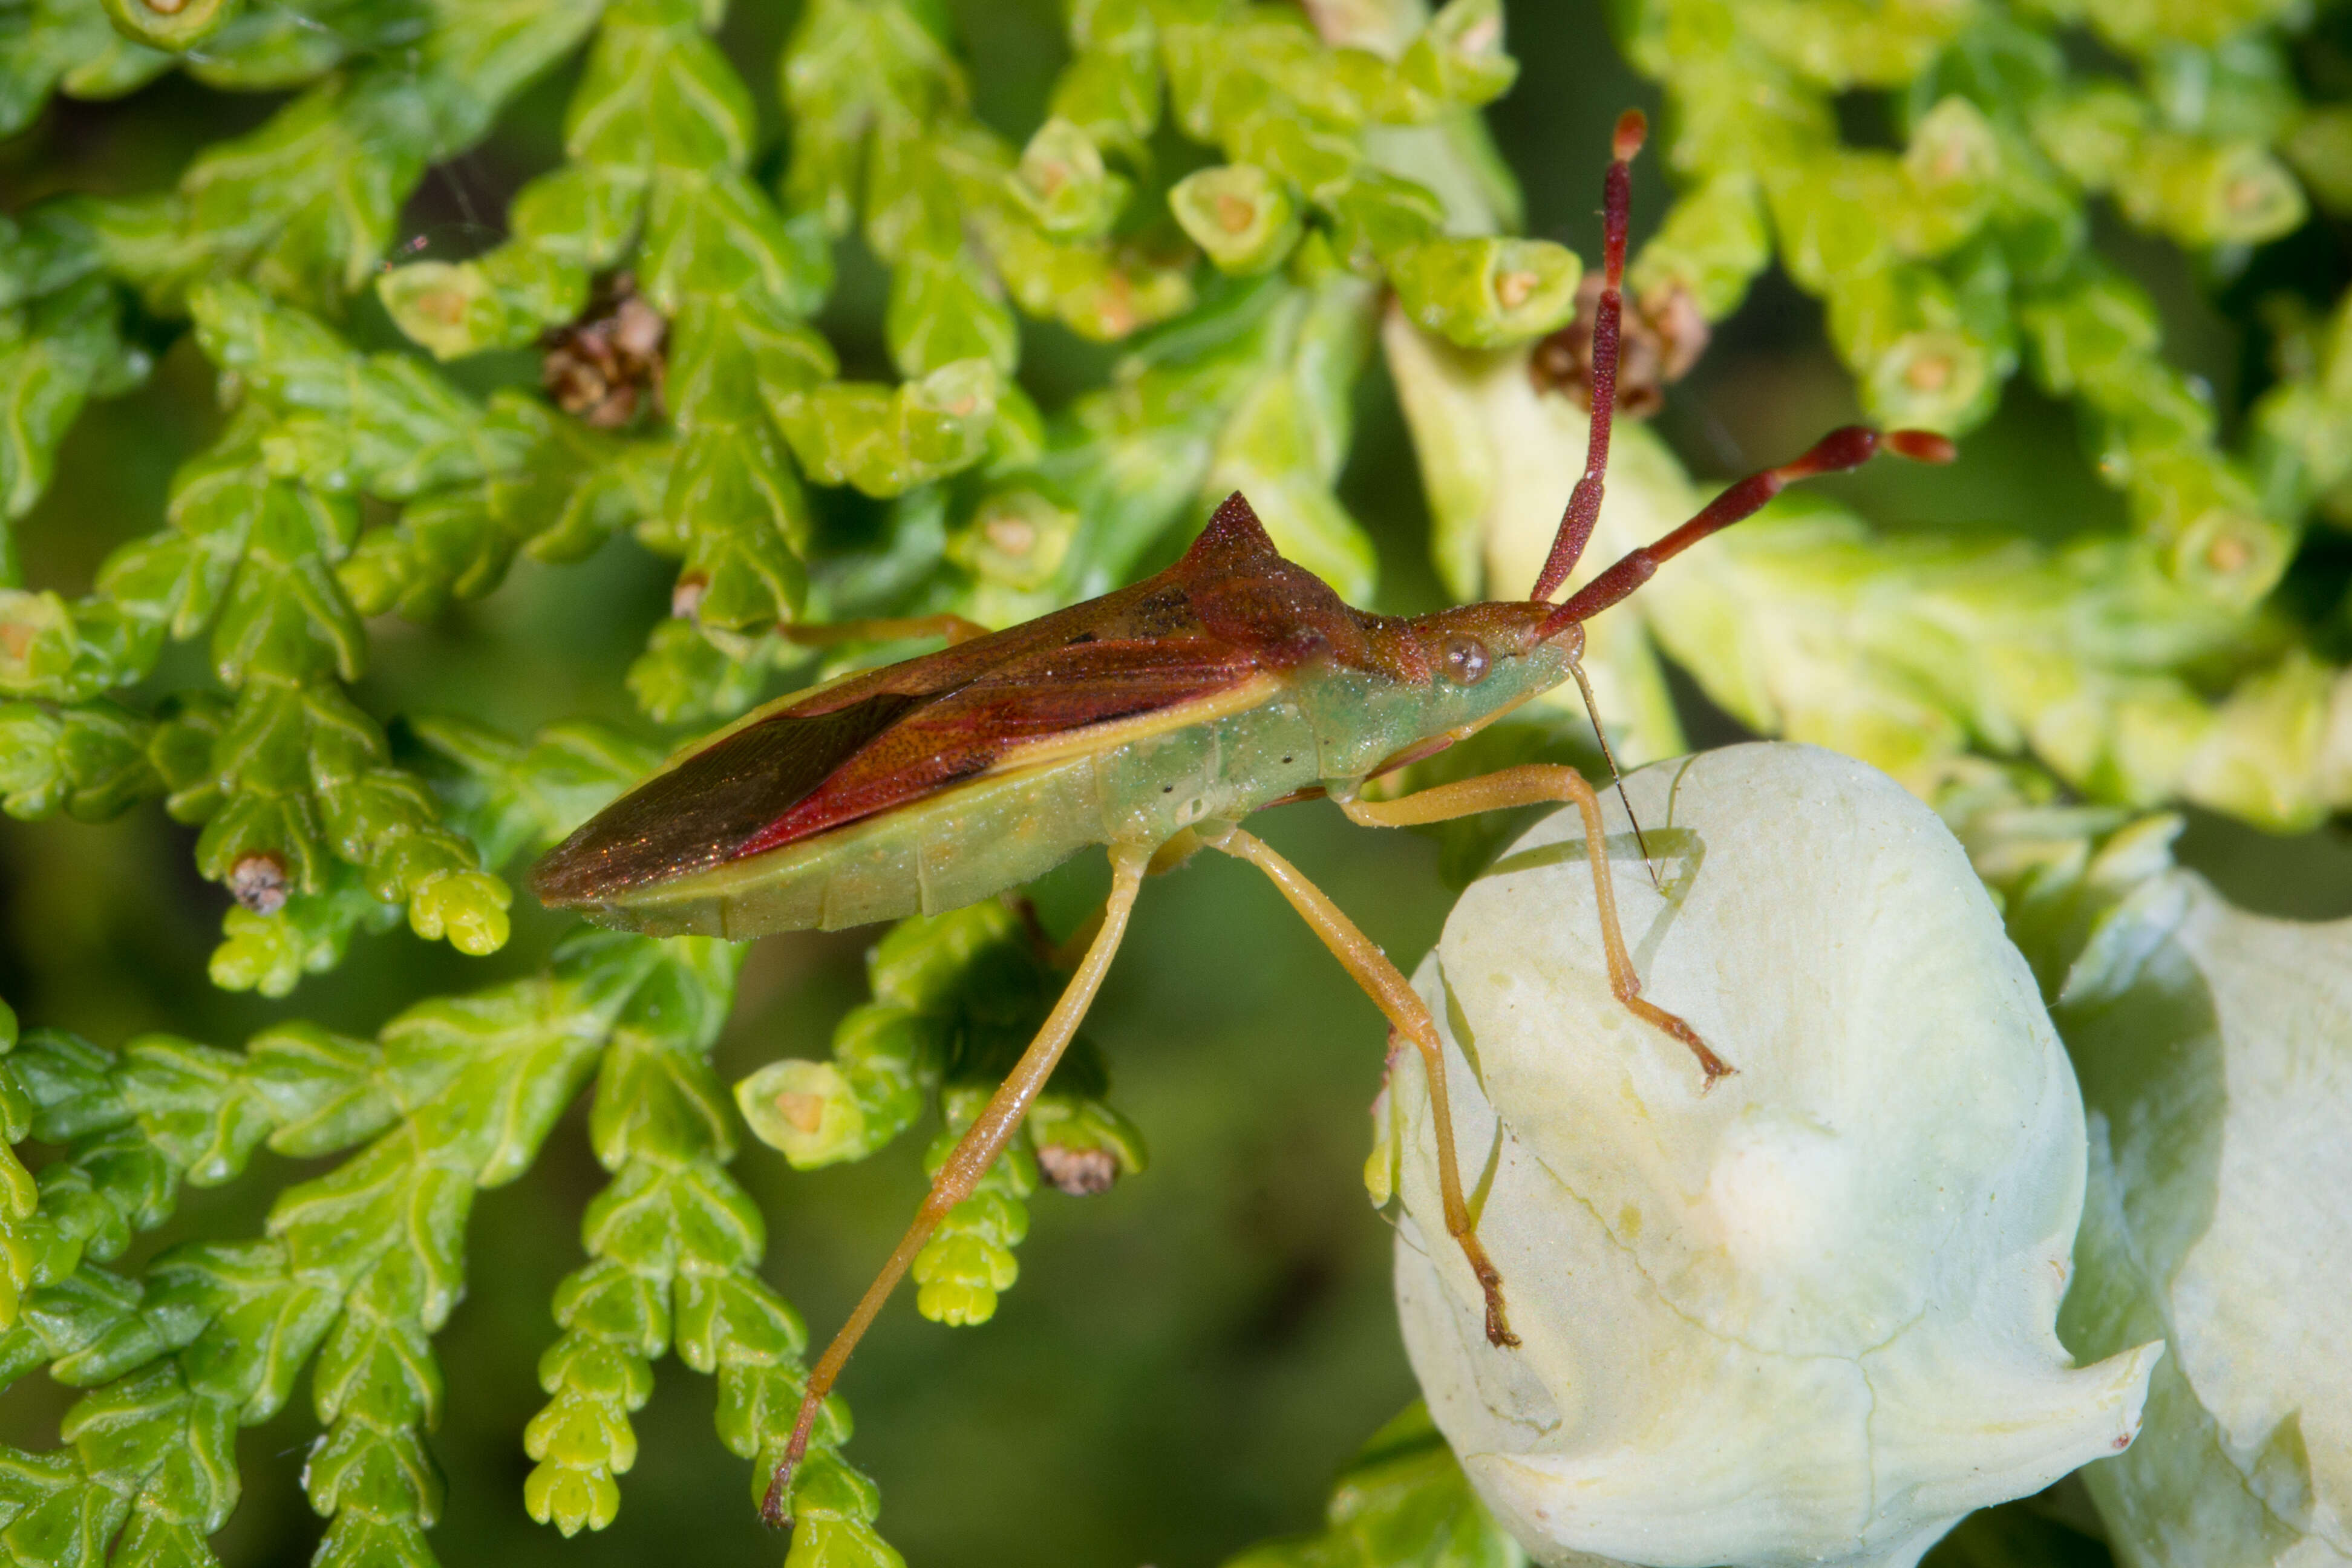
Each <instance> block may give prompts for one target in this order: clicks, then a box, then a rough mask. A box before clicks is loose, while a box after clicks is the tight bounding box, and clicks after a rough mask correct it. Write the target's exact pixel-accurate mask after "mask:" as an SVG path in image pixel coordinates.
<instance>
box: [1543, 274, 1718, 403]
mask: <svg viewBox="0 0 2352 1568" xmlns="http://www.w3.org/2000/svg"><path fill="white" fill-rule="evenodd" d="M1600 309H1601V275H1600V274H1599V273H1597V272H1594V273H1588V274H1586V276H1585V279H1584V281H1583V282H1582V283H1581V284H1580V285H1579V286H1578V288H1577V290H1576V316H1575V319H1574V320H1572V321H1570V322H1569V323H1568V325H1566V326H1564V327H1562V328H1561V329H1560V330H1559V331H1556V332H1554V333H1552V334H1551V336H1549V337H1548V338H1546V339H1544V340H1543V341H1542V342H1539V343H1538V344H1536V346H1535V353H1534V354H1533V355H1532V356H1531V357H1530V358H1529V359H1528V377H1529V379H1531V380H1532V381H1534V383H1535V384H1536V389H1537V390H1538V392H1564V393H1566V394H1568V395H1570V397H1573V398H1575V399H1576V401H1577V402H1578V403H1579V404H1580V405H1582V406H1583V407H1585V408H1587V409H1590V408H1591V406H1592V322H1593V318H1594V316H1595V315H1596V314H1597V313H1598V312H1599V310H1600ZM1706 340H1707V329H1706V318H1705V317H1703V316H1701V315H1700V314H1699V313H1698V304H1697V302H1696V300H1693V299H1692V298H1691V297H1690V294H1689V292H1688V291H1687V290H1685V289H1681V288H1678V287H1672V288H1667V289H1659V290H1657V291H1656V292H1654V293H1653V294H1650V295H1648V296H1645V297H1643V298H1642V299H1639V300H1635V299H1633V298H1630V297H1629V298H1627V300H1625V311H1624V316H1623V327H1622V334H1621V336H1620V338H1619V345H1620V346H1619V349H1618V358H1617V412H1618V413H1620V414H1622V415H1624V416H1626V417H1628V418H1631V419H1645V418H1647V417H1648V416H1651V415H1653V414H1655V413H1656V412H1657V411H1658V410H1659V409H1660V408H1663V407H1664V406H1665V401H1666V395H1665V389H1666V386H1667V384H1669V383H1672V382H1676V381H1680V380H1681V379H1682V378H1683V376H1684V375H1685V374H1687V373H1688V372H1689V370H1690V367H1691V366H1693V365H1694V364H1696V363H1698V356H1699V355H1700V354H1701V353H1705V352H1706Z"/></svg>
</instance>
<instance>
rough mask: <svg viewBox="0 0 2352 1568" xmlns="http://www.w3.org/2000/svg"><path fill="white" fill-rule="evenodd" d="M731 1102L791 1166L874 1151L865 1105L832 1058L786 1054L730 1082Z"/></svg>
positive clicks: (812, 1164)
mask: <svg viewBox="0 0 2352 1568" xmlns="http://www.w3.org/2000/svg"><path fill="white" fill-rule="evenodd" d="M735 1104H736V1108H737V1109H738V1110H741V1111H742V1112H743V1121H744V1123H745V1124H746V1125H747V1126H749V1127H750V1128H751V1136H753V1137H754V1138H757V1139H758V1140H759V1141H760V1142H762V1143H765V1144H766V1145H767V1146H768V1147H769V1148H771V1149H773V1150H776V1151H777V1152H780V1153H782V1155H783V1157H784V1158H785V1159H787V1160H790V1161H791V1162H792V1163H793V1169H794V1170H796V1171H814V1170H815V1169H817V1168H818V1167H819V1166H822V1165H831V1164H834V1163H837V1162H840V1161H843V1160H857V1159H863V1158H864V1157H865V1156H866V1155H867V1154H868V1153H871V1152H873V1150H872V1146H871V1142H870V1141H869V1140H868V1138H867V1136H866V1111H865V1109H864V1107H862V1106H860V1105H859V1104H858V1102H857V1096H856V1094H855V1093H854V1092H852V1090H851V1089H850V1086H849V1080H848V1079H846V1078H845V1077H843V1076H842V1071H841V1069H840V1068H837V1067H835V1066H834V1064H833V1063H831V1062H818V1061H809V1060H806V1059H803V1058H799V1057H787V1058H784V1059H782V1061H773V1062H770V1063H769V1064H768V1065H767V1066H766V1067H763V1068H761V1069H760V1070H759V1071H757V1072H755V1073H753V1074H751V1076H750V1077H749V1078H746V1079H742V1080H741V1081H740V1082H739V1083H737V1084H736V1086H735Z"/></svg>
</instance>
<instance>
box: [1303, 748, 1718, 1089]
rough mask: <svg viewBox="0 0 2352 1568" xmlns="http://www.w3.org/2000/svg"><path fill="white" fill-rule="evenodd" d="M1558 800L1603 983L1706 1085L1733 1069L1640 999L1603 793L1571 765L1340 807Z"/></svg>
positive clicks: (1393, 808) (1355, 813) (1398, 822)
mask: <svg viewBox="0 0 2352 1568" xmlns="http://www.w3.org/2000/svg"><path fill="white" fill-rule="evenodd" d="M1552 801H1559V802H1564V803H1567V804H1570V805H1574V806H1575V807H1576V809H1577V810H1578V811H1580V812H1581V813H1583V815H1584V844H1585V850H1586V853H1587V855H1588V856H1589V858H1591V861H1592V900H1593V902H1594V903H1596V904H1598V905H1599V906H1600V907H1601V951H1602V952H1605V953H1607V954H1608V958H1609V989H1610V990H1612V992H1615V993H1616V995H1617V1000H1619V1001H1620V1002H1622V1003H1623V1004H1625V1005H1626V1006H1627V1007H1629V1008H1631V1009H1632V1010H1633V1015H1634V1016H1636V1017H1638V1018H1640V1019H1642V1020H1643V1022H1644V1023H1648V1024H1654V1025H1655V1026H1657V1027H1659V1028H1661V1029H1663V1030H1664V1031H1665V1032H1666V1033H1667V1034H1669V1035H1672V1036H1673V1037H1675V1039H1677V1040H1680V1041H1681V1042H1682V1043H1683V1044H1684V1045H1685V1046H1688V1047H1690V1051H1691V1054H1692V1055H1693V1056H1695V1057H1696V1058H1698V1065H1699V1070H1701V1071H1702V1072H1704V1073H1706V1085H1705V1087H1706V1088H1708V1089H1712V1088H1714V1087H1715V1080H1716V1079H1719V1078H1724V1077H1727V1076H1728V1075H1729V1074H1731V1073H1733V1072H1735V1071H1737V1070H1738V1069H1737V1068H1734V1067H1732V1066H1731V1064H1730V1063H1728V1062H1727V1061H1725V1060H1724V1059H1723V1058H1721V1057H1718V1056H1717V1055H1716V1054H1715V1052H1714V1051H1712V1050H1710V1049H1708V1048H1707V1044H1706V1041H1705V1040H1702V1039H1700V1038H1699V1037H1698V1031H1697V1030H1696V1029H1694V1028H1692V1027H1691V1026H1689V1025H1688V1024H1685V1023H1684V1022H1683V1021H1682V1020H1681V1019H1680V1018H1677V1017H1676V1016H1675V1015H1673V1014H1672V1013H1669V1012H1667V1011H1666V1010H1665V1009H1664V1007H1661V1006H1659V1005H1657V1004H1656V1003H1654V1002H1650V1001H1647V1000H1645V999H1643V995H1642V977H1641V976H1640V975H1639V974H1637V973H1634V971H1633V954H1632V953H1630V952H1627V951H1626V949H1625V933H1624V932H1623V931H1622V930H1620V929H1619V927H1618V924H1617V887H1616V884H1615V883H1614V882H1612V881H1611V880H1610V877H1609V846H1608V845H1607V843H1606V842H1604V841H1603V839H1602V837H1601V797H1600V796H1599V795H1594V794H1593V793H1592V786H1591V784H1587V783H1585V782H1584V775H1583V774H1582V773H1578V772H1577V771H1576V770H1575V769H1574V768H1570V767H1557V766H1550V765H1548V764H1545V763H1528V764H1527V765H1526V766H1524V767H1517V768H1505V769H1503V770H1501V771H1500V772H1498V773H1487V774H1486V775H1484V776H1483V777H1480V778H1475V779H1464V780H1463V781H1462V782H1461V783H1459V784H1439V785H1437V786H1436V787H1435V788H1433V789H1425V790H1423V791H1421V792H1420V793H1419V794H1416V795H1405V796H1403V797H1402V798H1401V799H1398V800H1381V801H1370V800H1343V801H1341V802H1340V803H1339V809H1340V810H1342V811H1344V812H1346V813H1347V814H1348V817H1349V820H1350V821H1352V822H1360V823H1361V824H1363V825H1364V826H1367V827H1418V826H1421V825H1422V824H1423V823H1427V822H1448V821H1451V820H1452V819H1454V817H1457V816H1474V815H1475V814H1476V813H1478V812H1482V811H1502V810H1505V809H1507V808H1508V807H1511V806H1515V805H1544V804H1546V803H1548V802H1552Z"/></svg>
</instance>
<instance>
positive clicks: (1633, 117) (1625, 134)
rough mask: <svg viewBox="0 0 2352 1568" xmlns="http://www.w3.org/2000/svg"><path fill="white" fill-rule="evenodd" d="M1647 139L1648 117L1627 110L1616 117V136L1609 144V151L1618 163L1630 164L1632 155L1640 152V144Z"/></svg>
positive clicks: (1648, 134)
mask: <svg viewBox="0 0 2352 1568" xmlns="http://www.w3.org/2000/svg"><path fill="white" fill-rule="evenodd" d="M1649 138H1650V120H1649V116H1647V115H1645V114H1643V112H1642V111H1641V110H1638V109H1629V110H1626V111H1625V112H1624V113H1622V114H1621V115H1619V116H1618V117H1617V135H1616V140H1615V141H1614V142H1612V143H1611V151H1612V153H1613V155H1614V156H1615V157H1616V159H1617V161H1618V162H1619V163H1631V162H1632V161H1633V154H1634V153H1639V152H1640V151H1641V150H1642V143H1643V142H1646V141H1648V140H1649Z"/></svg>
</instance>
